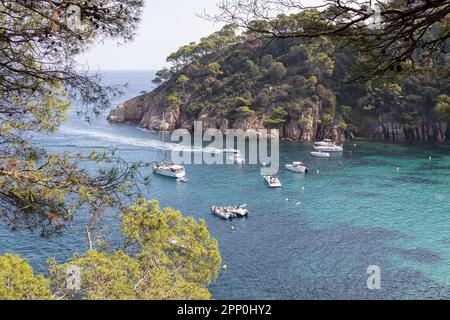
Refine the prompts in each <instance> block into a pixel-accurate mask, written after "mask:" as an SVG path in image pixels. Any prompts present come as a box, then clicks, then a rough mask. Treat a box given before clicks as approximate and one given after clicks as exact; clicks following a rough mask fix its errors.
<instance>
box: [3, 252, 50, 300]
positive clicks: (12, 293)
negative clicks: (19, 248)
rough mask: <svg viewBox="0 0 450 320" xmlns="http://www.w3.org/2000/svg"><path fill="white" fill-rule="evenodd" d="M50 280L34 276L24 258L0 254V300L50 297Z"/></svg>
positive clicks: (44, 298)
mask: <svg viewBox="0 0 450 320" xmlns="http://www.w3.org/2000/svg"><path fill="white" fill-rule="evenodd" d="M51 298H52V293H51V290H50V282H49V281H48V280H47V279H45V278H44V277H43V276H42V275H38V276H35V275H34V274H33V269H32V268H31V266H30V265H29V264H28V262H27V261H26V260H25V259H22V258H20V257H19V256H14V255H11V254H5V255H3V256H0V300H46V299H51Z"/></svg>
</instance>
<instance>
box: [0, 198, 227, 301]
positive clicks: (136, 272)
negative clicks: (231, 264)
mask: <svg viewBox="0 0 450 320" xmlns="http://www.w3.org/2000/svg"><path fill="white" fill-rule="evenodd" d="M122 232H123V239H124V242H123V244H122V245H121V246H120V248H114V249H112V248H111V246H110V245H106V244H104V245H103V247H104V248H105V249H103V250H102V249H99V250H89V251H87V252H86V253H85V254H82V255H79V254H76V255H74V256H73V257H72V258H71V259H69V260H68V261H67V262H65V263H63V264H58V263H57V262H56V261H55V260H54V259H52V260H50V270H49V275H50V276H49V278H48V279H46V278H44V277H43V276H42V275H39V276H37V277H35V276H34V275H33V271H32V269H31V267H30V266H29V265H28V263H27V262H26V261H25V260H24V259H21V258H19V257H16V256H12V255H10V254H6V255H4V256H0V299H18V300H21V299H51V298H55V299H89V300H119V299H120V300H135V299H138V300H149V299H156V300H161V299H171V300H179V299H195V300H198V299H210V298H211V295H210V293H209V291H208V289H207V285H209V284H211V283H213V282H214V281H215V279H216V278H217V275H218V271H219V265H220V261H221V259H220V255H219V250H218V245H217V241H216V240H214V239H213V238H212V237H211V235H210V233H209V231H208V229H207V227H206V223H205V221H203V220H200V221H199V222H197V221H196V220H195V219H194V218H192V217H183V216H182V215H181V213H180V212H179V211H175V210H173V209H171V208H165V209H161V208H160V207H159V205H158V202H157V201H145V200H139V201H138V202H137V203H136V204H135V205H133V206H131V207H130V208H128V209H124V210H123V212H122ZM74 267H77V268H79V270H80V276H81V277H80V285H81V288H80V290H76V289H74V288H71V287H68V286H67V280H68V276H69V274H68V270H69V269H72V270H73V268H74Z"/></svg>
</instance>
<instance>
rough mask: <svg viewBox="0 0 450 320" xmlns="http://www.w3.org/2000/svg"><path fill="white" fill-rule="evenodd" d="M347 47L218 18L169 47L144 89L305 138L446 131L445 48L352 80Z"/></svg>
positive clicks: (181, 104)
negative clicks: (195, 38)
mask: <svg viewBox="0 0 450 320" xmlns="http://www.w3.org/2000/svg"><path fill="white" fill-rule="evenodd" d="M314 15H315V14H314V12H303V13H301V14H298V15H293V16H280V17H279V18H278V19H277V23H278V28H280V26H281V28H282V26H283V24H285V25H292V20H293V19H294V20H296V21H297V23H298V24H302V25H303V27H304V28H312V27H314V26H316V25H317V24H318V23H320V21H319V22H318V21H317V19H316V17H315V16H314ZM287 21H289V23H288V22H287ZM429 36H430V37H432V36H433V30H430V31H429ZM354 51H355V50H352V44H351V42H344V41H343V40H342V39H329V38H326V37H316V38H310V39H309V38H287V39H272V40H265V39H263V38H260V37H258V35H257V34H252V33H250V32H247V33H243V34H240V33H238V32H237V30H236V29H235V28H234V27H233V26H226V27H224V28H223V29H222V30H221V31H219V32H216V33H214V34H212V35H210V36H209V37H207V38H204V39H201V41H200V42H199V43H191V44H189V45H186V46H183V47H181V48H180V49H179V50H178V51H177V52H174V53H172V54H171V55H170V56H169V57H168V58H167V61H168V62H170V63H171V64H172V67H171V68H170V69H164V70H161V71H159V72H158V73H157V77H156V78H155V80H154V83H155V84H157V85H158V88H157V89H156V90H155V91H154V92H156V93H159V94H162V96H163V98H162V105H163V107H164V108H165V109H166V110H167V109H169V110H177V112H180V113H181V114H184V115H185V116H187V117H190V118H192V119H197V118H199V117H201V115H202V114H203V115H207V116H208V117H212V118H215V119H227V120H228V121H229V122H230V123H231V124H233V123H236V121H237V120H239V121H240V122H242V121H246V120H248V121H251V119H259V120H260V121H259V123H260V124H262V125H263V126H264V127H277V128H280V129H282V130H281V134H282V135H284V136H286V137H289V138H294V139H302V138H303V139H309V138H313V137H308V136H307V135H305V134H306V133H308V132H309V133H312V136H324V135H328V136H329V135H335V136H336V135H340V134H342V133H346V134H347V135H362V136H370V137H379V138H383V139H391V140H437V141H442V140H449V139H450V132H449V130H448V129H447V122H448V119H449V109H450V107H449V95H450V86H449V81H448V79H449V70H450V69H449V66H450V54H449V53H444V54H442V55H440V57H439V58H437V59H435V60H433V61H431V62H432V63H433V66H434V68H432V70H430V69H428V70H427V71H426V72H425V71H417V70H420V66H412V65H411V64H410V63H408V62H407V61H405V62H404V63H402V64H399V65H398V66H396V67H395V68H393V69H392V70H391V72H389V73H388V74H387V75H386V76H385V77H383V78H381V79H376V80H372V81H368V82H365V83H355V82H352V81H351V77H352V71H353V66H354V65H355V62H357V61H358V62H361V61H364V58H365V57H363V56H361V55H358V56H355V55H354V54H353V52H354ZM416 54H420V52H417V53H416ZM413 68H414V69H416V71H415V72H413ZM310 135H311V134H310ZM336 138H338V137H336Z"/></svg>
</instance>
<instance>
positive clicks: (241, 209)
mask: <svg viewBox="0 0 450 320" xmlns="http://www.w3.org/2000/svg"><path fill="white" fill-rule="evenodd" d="M229 208H230V210H231V212H232V213H234V214H235V215H236V216H238V217H245V218H247V217H248V214H249V211H248V209H247V205H246V204H241V205H239V206H235V207H229Z"/></svg>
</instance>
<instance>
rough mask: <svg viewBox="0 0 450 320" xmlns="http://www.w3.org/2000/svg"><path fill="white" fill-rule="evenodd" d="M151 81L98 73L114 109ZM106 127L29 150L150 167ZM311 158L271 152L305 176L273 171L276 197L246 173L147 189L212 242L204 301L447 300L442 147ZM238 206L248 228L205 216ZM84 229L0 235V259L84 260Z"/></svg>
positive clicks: (447, 166)
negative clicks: (372, 278)
mask: <svg viewBox="0 0 450 320" xmlns="http://www.w3.org/2000/svg"><path fill="white" fill-rule="evenodd" d="M153 75H154V73H153V72H150V71H108V72H105V81H107V82H108V83H114V84H123V83H126V82H127V83H128V84H129V86H128V88H127V89H126V94H125V95H124V96H123V97H121V99H120V100H126V99H129V98H131V97H134V96H136V95H138V94H139V93H140V92H142V91H149V90H150V89H151V80H152V78H153ZM118 102H119V101H116V103H118ZM106 115H107V112H105V114H103V115H102V116H101V117H99V118H98V119H96V120H95V121H93V123H91V124H87V123H86V122H85V121H83V119H80V118H79V117H77V116H76V115H75V112H73V111H71V112H70V115H69V121H68V122H67V124H65V125H64V126H63V127H61V129H60V130H59V132H58V133H56V134H54V135H51V136H46V137H36V139H35V143H36V144H39V145H43V146H46V147H47V148H49V149H50V150H52V151H55V152H66V151H80V150H81V151H88V150H91V149H109V148H113V147H117V148H118V149H119V154H120V155H121V156H122V157H124V158H126V159H127V160H129V161H139V160H143V161H153V159H155V149H154V148H153V146H155V144H157V142H156V140H157V138H158V135H157V134H154V133H149V132H145V131H142V130H139V129H138V128H136V126H135V125H132V124H109V123H108V122H107V121H106V120H105V118H106ZM311 150H312V146H311V145H310V144H306V143H299V142H286V143H282V144H281V164H282V166H284V164H286V163H289V162H292V161H303V162H305V163H306V164H307V165H308V166H309V167H310V168H311V171H310V173H309V174H308V175H303V174H295V173H291V172H288V171H286V170H284V169H283V168H281V169H280V174H279V177H280V179H281V181H282V183H283V188H281V189H269V188H267V187H266V186H265V184H264V182H263V180H262V178H261V176H260V175H259V167H258V166H254V165H244V166H224V165H217V166H207V165H187V166H186V170H187V177H188V179H189V182H188V183H177V182H175V181H172V180H170V179H166V178H162V177H157V176H154V177H152V182H151V186H150V188H151V189H150V194H151V197H152V198H155V199H157V200H159V201H160V202H161V205H162V206H170V207H173V208H175V209H178V210H181V211H182V212H183V213H184V214H185V215H193V216H195V217H197V218H203V219H205V220H206V222H207V224H208V227H209V229H210V231H211V233H212V234H213V236H214V237H215V238H217V240H218V242H219V246H220V252H221V256H222V259H223V264H226V265H227V266H228V268H227V270H226V271H224V270H221V272H220V276H219V278H218V280H217V281H216V283H215V284H213V285H212V286H211V287H210V290H211V292H212V294H213V297H214V298H215V299H385V298H394V299H416V298H425V299H435V298H450V148H449V146H434V145H407V144H388V143H379V142H369V141H358V142H356V143H355V144H353V143H348V144H346V145H345V152H344V153H342V154H337V155H333V157H332V159H319V158H313V157H311V156H310V154H309V152H310V151H311ZM350 151H352V153H351V154H350V153H349V152H350ZM430 155H431V156H432V158H431V160H430V159H429V157H430ZM156 157H159V156H158V154H156ZM240 203H247V204H248V207H249V209H250V211H251V214H250V217H249V218H248V219H240V220H234V221H233V222H226V221H223V220H220V219H219V218H217V217H215V216H213V215H211V214H210V209H209V208H210V207H211V206H212V205H230V204H240ZM109 219H110V223H111V224H112V225H115V223H117V221H115V220H114V219H115V218H114V217H110V218H109ZM83 222H84V221H83V217H78V218H76V219H75V221H74V222H73V223H72V224H71V225H70V226H69V227H68V228H67V230H65V231H64V233H63V234H62V235H58V236H55V237H52V238H50V239H43V238H40V237H39V235H38V234H36V233H34V232H31V231H27V230H22V231H14V232H12V231H10V230H9V229H8V228H6V227H5V225H0V254H2V253H5V252H12V253H18V254H21V255H22V256H23V257H25V258H27V259H29V261H30V262H31V264H32V265H33V267H34V270H35V271H36V272H45V270H46V261H47V259H48V258H49V257H55V258H56V259H57V260H59V261H60V262H62V261H64V260H65V259H67V258H68V257H70V256H71V255H72V254H73V253H74V252H83V251H85V249H86V241H85V236H84V233H83V229H82V227H83ZM232 226H234V230H233V229H232V228H231V227H232ZM371 265H376V266H379V267H380V270H381V289H380V290H369V289H368V288H367V279H368V276H369V274H367V268H368V266H371Z"/></svg>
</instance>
